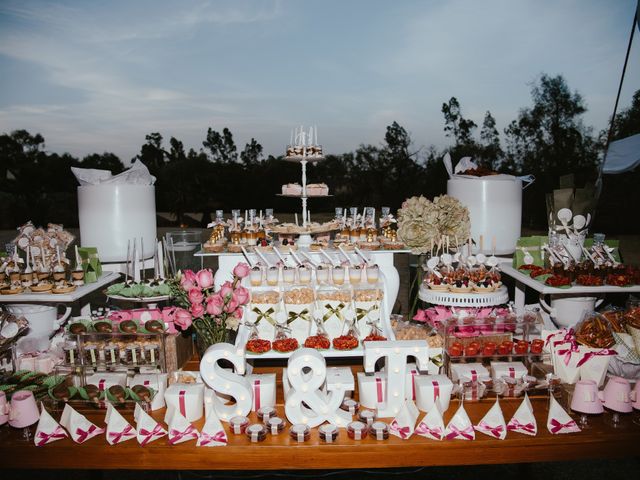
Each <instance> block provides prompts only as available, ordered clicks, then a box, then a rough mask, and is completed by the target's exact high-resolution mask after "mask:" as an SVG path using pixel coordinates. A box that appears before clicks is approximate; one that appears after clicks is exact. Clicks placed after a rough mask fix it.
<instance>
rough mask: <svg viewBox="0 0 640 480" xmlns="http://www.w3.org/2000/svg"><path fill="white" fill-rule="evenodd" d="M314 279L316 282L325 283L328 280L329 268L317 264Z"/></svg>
mask: <svg viewBox="0 0 640 480" xmlns="http://www.w3.org/2000/svg"><path fill="white" fill-rule="evenodd" d="M316 280H317V281H318V283H327V282H328V281H329V269H328V268H326V267H323V266H322V265H319V266H318V268H317V269H316Z"/></svg>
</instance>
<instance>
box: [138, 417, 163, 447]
mask: <svg viewBox="0 0 640 480" xmlns="http://www.w3.org/2000/svg"><path fill="white" fill-rule="evenodd" d="M138 433H140V435H142V436H144V439H143V440H142V442H140V445H142V446H143V447H144V446H145V445H146V444H147V443H149V442H150V441H151V440H152V439H153V437H161V436H163V435H164V434H165V432H164V429H163V428H162V425H160V424H159V423H156V426H155V427H153V430H151V431H149V430H147V429H146V428H142V429H140V431H139V432H138Z"/></svg>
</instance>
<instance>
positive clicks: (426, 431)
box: [416, 422, 442, 440]
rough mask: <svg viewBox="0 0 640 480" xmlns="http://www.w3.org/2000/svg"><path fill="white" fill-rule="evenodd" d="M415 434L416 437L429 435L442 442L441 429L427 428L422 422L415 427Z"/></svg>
mask: <svg viewBox="0 0 640 480" xmlns="http://www.w3.org/2000/svg"><path fill="white" fill-rule="evenodd" d="M416 434H418V435H431V436H432V437H435V438H437V439H438V440H442V429H441V428H440V427H433V428H431V427H429V426H427V425H426V424H425V423H424V422H421V423H420V425H418V426H417V427H416Z"/></svg>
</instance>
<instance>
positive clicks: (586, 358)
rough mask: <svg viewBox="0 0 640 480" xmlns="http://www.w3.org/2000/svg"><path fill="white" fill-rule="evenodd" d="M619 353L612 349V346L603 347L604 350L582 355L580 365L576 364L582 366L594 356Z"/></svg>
mask: <svg viewBox="0 0 640 480" xmlns="http://www.w3.org/2000/svg"><path fill="white" fill-rule="evenodd" d="M617 354H618V352H616V351H615V350H611V349H610V348H603V349H602V350H598V351H597V352H587V353H585V354H584V355H583V356H582V358H581V359H580V361H579V362H578V365H576V366H578V367H580V366H581V365H584V364H585V363H587V362H588V361H589V360H591V358H592V357H600V356H609V355H617Z"/></svg>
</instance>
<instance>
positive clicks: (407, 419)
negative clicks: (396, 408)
mask: <svg viewBox="0 0 640 480" xmlns="http://www.w3.org/2000/svg"><path fill="white" fill-rule="evenodd" d="M419 415H420V412H419V411H418V407H416V404H415V403H413V401H412V400H405V402H404V404H403V405H402V408H401V409H400V412H398V415H396V418H394V419H393V421H392V422H391V423H390V424H389V433H391V434H392V435H395V436H396V437H400V438H401V439H402V440H407V439H409V438H410V437H411V435H413V432H414V430H415V426H416V421H417V420H418V416H419Z"/></svg>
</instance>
